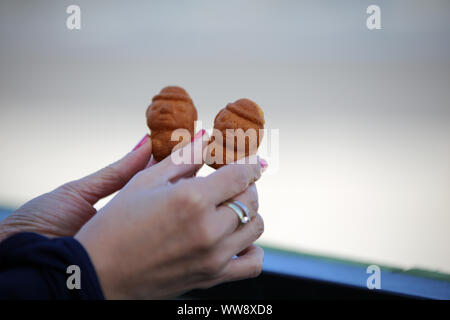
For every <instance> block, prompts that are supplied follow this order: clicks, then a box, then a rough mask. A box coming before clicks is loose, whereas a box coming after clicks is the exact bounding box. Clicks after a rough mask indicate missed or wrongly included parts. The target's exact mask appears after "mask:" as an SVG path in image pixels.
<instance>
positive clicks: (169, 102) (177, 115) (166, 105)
mask: <svg viewBox="0 0 450 320" xmlns="http://www.w3.org/2000/svg"><path fill="white" fill-rule="evenodd" d="M146 116H147V125H148V127H149V128H150V137H151V139H152V154H153V158H154V159H155V160H156V161H161V160H163V159H164V158H166V157H167V156H169V155H170V154H171V153H172V151H174V147H175V146H176V145H178V144H179V143H180V142H182V144H186V143H189V142H190V138H189V140H188V141H182V140H183V138H182V137H180V139H179V140H178V141H172V139H171V137H172V133H173V131H175V130H177V129H186V130H187V131H189V133H190V137H193V136H194V129H195V128H194V126H195V121H196V120H197V109H195V106H194V103H193V102H192V99H191V97H190V96H189V94H188V93H187V92H186V90H184V89H183V88H180V87H175V86H170V87H165V88H164V89H162V90H161V92H160V93H159V94H157V95H156V96H154V97H153V99H152V103H151V104H150V105H149V107H148V109H147V112H146Z"/></svg>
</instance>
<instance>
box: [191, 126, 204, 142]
mask: <svg viewBox="0 0 450 320" xmlns="http://www.w3.org/2000/svg"><path fill="white" fill-rule="evenodd" d="M205 132H206V130H205V129H202V130H200V131H199V132H197V133H196V134H195V136H194V137H193V138H192V139H191V142H193V141H194V140H197V139H199V138H201V137H203V135H204V134H205Z"/></svg>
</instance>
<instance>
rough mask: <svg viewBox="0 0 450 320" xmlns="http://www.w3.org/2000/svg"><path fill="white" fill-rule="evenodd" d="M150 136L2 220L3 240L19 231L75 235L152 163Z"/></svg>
mask: <svg viewBox="0 0 450 320" xmlns="http://www.w3.org/2000/svg"><path fill="white" fill-rule="evenodd" d="M150 155H151V141H150V138H149V136H148V135H147V136H145V137H144V139H142V140H141V142H140V143H139V144H138V145H137V146H136V147H135V149H134V150H133V151H132V152H130V153H129V154H127V155H126V156H125V157H124V158H122V159H121V160H119V161H117V162H115V163H113V164H111V165H109V166H108V167H106V168H104V169H102V170H100V171H98V172H96V173H94V174H92V175H89V176H87V177H85V178H83V179H80V180H77V181H73V182H69V183H67V184H65V185H63V186H61V187H59V188H57V189H56V190H54V191H52V192H49V193H47V194H44V195H42V196H40V197H37V198H35V199H33V200H31V201H29V202H27V203H26V204H25V205H23V206H22V207H21V208H19V209H18V210H17V211H15V212H14V213H13V214H11V215H10V216H8V217H7V218H6V219H5V220H3V221H2V222H1V223H0V241H1V240H3V239H5V238H6V237H8V236H10V235H12V234H14V233H18V232H25V231H28V232H36V233H40V234H43V235H46V236H50V237H60V236H74V235H75V234H76V233H77V232H78V230H79V229H80V228H81V227H82V226H83V225H84V224H85V223H86V222H87V221H88V220H89V219H90V218H91V217H92V216H93V215H94V214H95V213H96V210H95V208H94V204H95V203H96V202H97V201H98V200H100V199H101V198H104V197H106V196H108V195H110V194H112V193H114V192H116V191H117V190H119V189H121V188H122V187H123V186H124V185H125V184H126V183H127V182H128V181H129V180H130V179H131V178H132V177H133V176H134V175H135V174H136V173H137V172H138V171H141V170H142V169H144V168H145V167H146V165H147V164H148V163H149V159H150Z"/></svg>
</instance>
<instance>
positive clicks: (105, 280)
mask: <svg viewBox="0 0 450 320" xmlns="http://www.w3.org/2000/svg"><path fill="white" fill-rule="evenodd" d="M203 140H204V141H203V143H202V144H200V145H201V146H200V147H201V148H204V147H206V144H207V140H208V139H207V138H206V137H205V138H204V139H203ZM193 150H194V148H188V147H185V148H183V149H180V150H178V151H176V152H179V153H183V152H193ZM150 154H151V141H150V138H147V140H146V141H145V143H144V144H143V145H142V146H141V147H140V148H139V149H137V150H136V151H133V152H131V153H129V154H128V155H127V156H125V157H124V158H123V159H121V160H119V161H118V162H116V163H114V164H112V165H110V166H108V167H107V168H105V169H102V170H100V171H99V172H97V173H95V174H93V175H90V176H88V177H86V178H83V179H81V180H78V181H74V182H71V183H69V184H66V185H64V186H62V187H60V188H58V189H56V190H54V191H53V192H50V193H49V194H46V195H43V196H41V197H39V198H36V199H34V200H32V201H30V202H29V203H27V204H25V205H24V206H23V207H22V208H20V209H19V210H18V211H17V212H15V213H14V214H13V215H11V216H10V218H8V219H6V220H5V221H4V222H2V223H1V224H0V235H1V236H2V237H3V238H4V237H5V236H8V235H11V234H13V233H16V232H22V231H31V232H37V233H41V234H45V235H48V236H68V235H69V236H75V238H76V239H77V240H78V241H79V242H80V243H81V244H82V245H83V246H84V248H85V249H86V250H87V252H88V254H89V255H90V257H91V260H92V262H93V264H94V266H95V268H96V271H97V274H98V277H99V280H100V283H101V286H102V289H103V293H104V295H105V297H106V298H110V299H161V298H174V297H177V296H179V295H180V294H182V293H184V292H186V291H189V290H191V289H195V288H208V287H211V286H214V285H216V284H218V283H222V282H226V281H234V280H240V279H245V278H251V277H256V276H258V275H259V274H260V272H261V269H262V263H263V257H264V253H263V250H262V249H261V248H259V247H257V246H255V245H253V243H254V242H255V241H256V240H257V239H258V238H259V237H260V236H261V234H262V233H263V231H264V222H263V220H262V218H261V216H260V215H259V214H258V213H257V211H258V196H257V191H256V186H255V184H254V182H255V181H256V180H258V179H259V178H260V176H261V166H260V164H259V162H257V161H254V162H256V164H245V165H241V164H239V165H238V164H231V165H227V166H224V167H222V168H221V169H219V170H217V171H216V172H214V173H213V174H211V175H209V176H207V177H195V173H196V172H197V170H198V169H199V168H200V167H201V166H202V164H180V165H175V164H174V163H173V162H172V161H171V158H170V157H168V158H166V159H165V160H164V161H161V162H159V163H158V164H154V161H149V159H150ZM192 156H193V155H192ZM250 163H252V162H250ZM119 189H121V190H120V192H119V193H118V194H117V195H116V196H115V197H114V198H113V200H111V201H110V202H109V203H108V204H107V205H106V206H105V207H104V208H102V209H101V210H100V211H99V212H97V213H96V214H95V209H93V207H92V205H93V204H94V203H95V202H96V201H98V200H99V199H100V198H102V197H104V196H106V195H109V194H111V193H113V192H115V191H117V190H119ZM229 199H236V200H239V201H241V202H242V203H244V204H245V205H246V206H247V207H248V208H249V210H250V214H251V221H250V222H249V223H248V224H246V225H240V221H239V220H238V218H237V216H236V214H235V213H234V212H233V211H232V210H231V209H230V208H228V207H224V206H221V205H220V204H221V203H222V202H223V201H225V200H229ZM234 256H237V257H235V258H233V257H234Z"/></svg>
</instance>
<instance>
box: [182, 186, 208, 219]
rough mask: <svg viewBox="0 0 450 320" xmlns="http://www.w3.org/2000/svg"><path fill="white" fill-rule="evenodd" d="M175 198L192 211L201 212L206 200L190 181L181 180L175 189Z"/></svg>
mask: <svg viewBox="0 0 450 320" xmlns="http://www.w3.org/2000/svg"><path fill="white" fill-rule="evenodd" d="M175 199H176V202H177V204H178V205H179V206H181V207H183V208H184V209H187V210H189V211H191V212H192V213H194V214H195V213H199V212H201V211H203V209H204V208H205V204H206V201H205V199H204V197H203V195H202V194H201V193H200V192H197V190H196V189H195V188H193V186H192V185H191V184H190V183H189V182H179V183H178V186H177V188H176V191H175Z"/></svg>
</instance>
